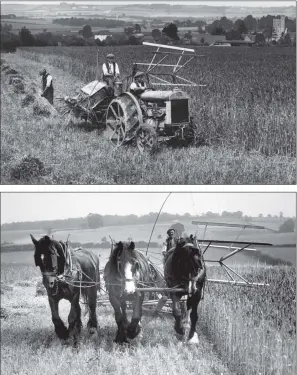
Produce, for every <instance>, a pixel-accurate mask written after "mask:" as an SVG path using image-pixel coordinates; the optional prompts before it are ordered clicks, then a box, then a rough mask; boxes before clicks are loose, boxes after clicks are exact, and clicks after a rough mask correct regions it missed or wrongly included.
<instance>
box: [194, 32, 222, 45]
mask: <svg viewBox="0 0 297 375" xmlns="http://www.w3.org/2000/svg"><path fill="white" fill-rule="evenodd" d="M225 41H226V36H225V35H211V34H200V33H195V32H192V43H193V44H208V45H210V44H213V43H215V42H225Z"/></svg>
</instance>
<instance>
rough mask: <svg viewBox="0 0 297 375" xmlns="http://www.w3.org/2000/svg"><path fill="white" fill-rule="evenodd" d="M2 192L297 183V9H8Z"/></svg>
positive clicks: (123, 5) (60, 4) (244, 5)
mask: <svg viewBox="0 0 297 375" xmlns="http://www.w3.org/2000/svg"><path fill="white" fill-rule="evenodd" d="M1 183H2V184H3V185H20V184H21V185H28V184H29V185H213V184H214V185H280V184H281V185H294V184H296V2H295V1H188V0H187V1H183V2H182V5H181V2H178V1H171V2H170V1H168V0H164V1H163V0H162V1H156V0H138V1H134V0H122V1H70V2H68V1H21V0H19V1H1Z"/></svg>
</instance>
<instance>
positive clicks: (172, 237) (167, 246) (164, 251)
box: [162, 228, 177, 259]
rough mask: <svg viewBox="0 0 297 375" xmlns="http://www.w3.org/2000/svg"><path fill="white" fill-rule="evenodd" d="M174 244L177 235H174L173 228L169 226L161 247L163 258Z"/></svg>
mask: <svg viewBox="0 0 297 375" xmlns="http://www.w3.org/2000/svg"><path fill="white" fill-rule="evenodd" d="M176 244H177V237H176V232H175V229H173V228H170V229H168V231H167V238H166V241H165V243H164V245H163V249H162V254H163V256H164V259H165V257H166V256H167V255H168V252H169V250H171V249H173V248H174V247H175V245H176Z"/></svg>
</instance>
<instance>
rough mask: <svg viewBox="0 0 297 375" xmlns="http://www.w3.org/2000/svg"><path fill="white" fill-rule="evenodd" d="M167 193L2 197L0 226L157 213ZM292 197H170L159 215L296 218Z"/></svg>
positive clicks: (205, 195) (203, 195) (223, 195)
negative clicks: (91, 215) (227, 213)
mask: <svg viewBox="0 0 297 375" xmlns="http://www.w3.org/2000/svg"><path fill="white" fill-rule="evenodd" d="M167 195H168V193H2V194H1V223H2V224H4V223H10V222H14V221H36V220H52V219H66V218H70V217H85V216H87V215H88V214H89V213H98V214H101V215H106V214H111V215H129V214H135V215H144V214H147V213H149V212H158V211H159V210H160V208H161V206H162V203H163V202H164V200H165V198H166V197H167ZM295 199H296V198H295V194H293V193H172V194H171V195H170V196H169V198H168V200H167V201H166V203H165V205H164V208H163V211H162V212H168V213H173V214H175V213H178V214H184V213H186V212H188V213H190V214H192V215H196V214H201V213H205V212H207V211H212V212H218V213H221V212H222V211H224V210H226V211H232V212H234V211H242V212H243V213H244V214H247V215H251V216H257V215H258V214H259V213H263V214H264V215H267V214H272V215H275V214H276V215H278V214H279V213H280V211H282V212H283V213H284V215H285V216H295V215H296V200H295Z"/></svg>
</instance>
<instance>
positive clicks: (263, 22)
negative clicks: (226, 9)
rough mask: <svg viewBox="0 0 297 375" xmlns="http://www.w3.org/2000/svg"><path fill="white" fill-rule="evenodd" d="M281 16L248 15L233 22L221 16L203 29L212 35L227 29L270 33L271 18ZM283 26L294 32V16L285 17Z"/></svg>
mask: <svg viewBox="0 0 297 375" xmlns="http://www.w3.org/2000/svg"><path fill="white" fill-rule="evenodd" d="M280 17H281V16H279V15H278V16H271V15H267V16H263V17H261V18H254V17H253V16H252V15H248V16H247V17H245V18H244V19H237V20H236V21H235V22H233V21H232V20H230V19H228V18H226V17H221V18H220V19H219V20H215V21H213V22H212V23H211V24H210V25H207V26H206V28H205V31H206V32H208V33H209V34H212V35H225V34H226V33H227V32H228V31H230V30H234V31H238V32H240V34H245V33H247V32H251V33H256V32H258V31H260V30H261V31H263V30H265V31H267V32H268V33H269V32H270V37H271V35H272V29H273V19H275V18H276V19H279V18H280ZM285 27H286V28H287V29H288V31H292V32H296V18H295V19H290V18H288V17H285Z"/></svg>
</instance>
